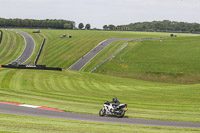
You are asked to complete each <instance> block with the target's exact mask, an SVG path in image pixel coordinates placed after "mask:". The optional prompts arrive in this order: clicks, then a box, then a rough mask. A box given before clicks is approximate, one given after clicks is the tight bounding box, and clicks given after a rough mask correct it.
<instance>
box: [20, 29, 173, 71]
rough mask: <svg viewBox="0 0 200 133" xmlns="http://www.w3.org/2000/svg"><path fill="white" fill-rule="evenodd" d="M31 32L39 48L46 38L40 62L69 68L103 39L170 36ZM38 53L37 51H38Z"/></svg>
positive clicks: (92, 32)
mask: <svg viewBox="0 0 200 133" xmlns="http://www.w3.org/2000/svg"><path fill="white" fill-rule="evenodd" d="M23 31H26V32H28V33H29V34H31V35H32V36H33V38H34V39H35V40H36V41H39V43H38V44H39V45H38V46H36V47H37V48H38V49H39V47H40V45H41V42H42V38H43V37H45V38H46V43H45V45H44V48H43V51H42V54H41V57H40V58H39V61H38V64H43V65H47V66H50V67H62V68H64V69H67V68H68V67H70V66H71V65H72V64H73V63H75V62H76V61H77V60H78V59H80V58H81V57H82V56H83V55H85V54H86V53H87V52H89V51H90V50H91V49H92V48H94V47H95V46H96V45H97V44H98V43H100V42H101V41H103V40H106V39H111V38H144V37H160V36H169V34H161V33H145V32H126V31H125V32H119V31H117V32H115V31H87V30H41V32H42V33H40V34H32V31H33V30H29V29H28V30H27V29H26V30H24V29H23ZM68 33H69V35H71V36H72V38H71V39H69V38H60V35H63V34H66V35H68ZM36 53H37V52H36Z"/></svg>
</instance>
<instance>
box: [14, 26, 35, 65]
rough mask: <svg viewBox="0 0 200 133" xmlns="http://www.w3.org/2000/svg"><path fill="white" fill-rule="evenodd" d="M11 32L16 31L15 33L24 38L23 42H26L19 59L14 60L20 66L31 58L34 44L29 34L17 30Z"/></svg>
mask: <svg viewBox="0 0 200 133" xmlns="http://www.w3.org/2000/svg"><path fill="white" fill-rule="evenodd" d="M13 31H16V32H17V33H19V34H21V35H22V36H23V37H24V39H25V42H26V47H25V49H24V51H23V53H22V54H21V56H20V57H19V58H17V59H16V60H19V61H20V63H21V64H22V63H24V62H25V61H27V60H28V59H29V58H30V57H31V56H32V54H33V51H34V49H35V42H34V40H33V38H32V37H31V36H30V35H29V34H27V33H25V32H22V31H17V30H13Z"/></svg>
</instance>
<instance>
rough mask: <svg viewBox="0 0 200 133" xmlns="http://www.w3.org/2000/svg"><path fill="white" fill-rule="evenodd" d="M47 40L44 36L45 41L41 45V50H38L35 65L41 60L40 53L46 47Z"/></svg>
mask: <svg viewBox="0 0 200 133" xmlns="http://www.w3.org/2000/svg"><path fill="white" fill-rule="evenodd" d="M45 40H46V39H45V38H44V39H43V42H42V45H41V47H40V50H39V52H38V54H37V57H36V59H35V62H34V64H35V65H37V62H38V60H39V58H40V54H41V52H42V49H43V47H44V43H45Z"/></svg>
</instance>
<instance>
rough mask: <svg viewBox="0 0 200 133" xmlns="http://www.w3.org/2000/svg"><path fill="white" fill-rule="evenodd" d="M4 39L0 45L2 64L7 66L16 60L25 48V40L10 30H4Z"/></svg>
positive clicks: (0, 62)
mask: <svg viewBox="0 0 200 133" xmlns="http://www.w3.org/2000/svg"><path fill="white" fill-rule="evenodd" d="M2 31H3V39H2V42H1V44H0V64H2V65H5V64H8V63H10V62H11V61H13V60H16V59H17V58H18V57H19V56H20V55H21V54H22V52H23V50H24V47H25V41H24V38H23V37H22V36H21V35H20V34H18V33H16V32H14V31H10V30H2Z"/></svg>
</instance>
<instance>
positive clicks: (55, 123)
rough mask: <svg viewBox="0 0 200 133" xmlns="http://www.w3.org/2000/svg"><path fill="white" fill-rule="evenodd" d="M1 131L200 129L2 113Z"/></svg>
mask: <svg viewBox="0 0 200 133" xmlns="http://www.w3.org/2000/svg"><path fill="white" fill-rule="evenodd" d="M0 132H3V133H11V132H12V133H13V132H23V133H36V132H37V133H46V132H48V133H58V132H59V133H60V132H63V133H80V132H81V133H102V132H104V133H105V132H106V133H120V132H126V133H133V132H140V133H141V132H145V133H160V132H162V133H188V132H190V133H198V132H200V129H190V128H173V127H156V126H137V125H126V124H109V123H99V122H84V121H74V120H63V119H50V118H39V117H27V116H17V115H7V114H0Z"/></svg>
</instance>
